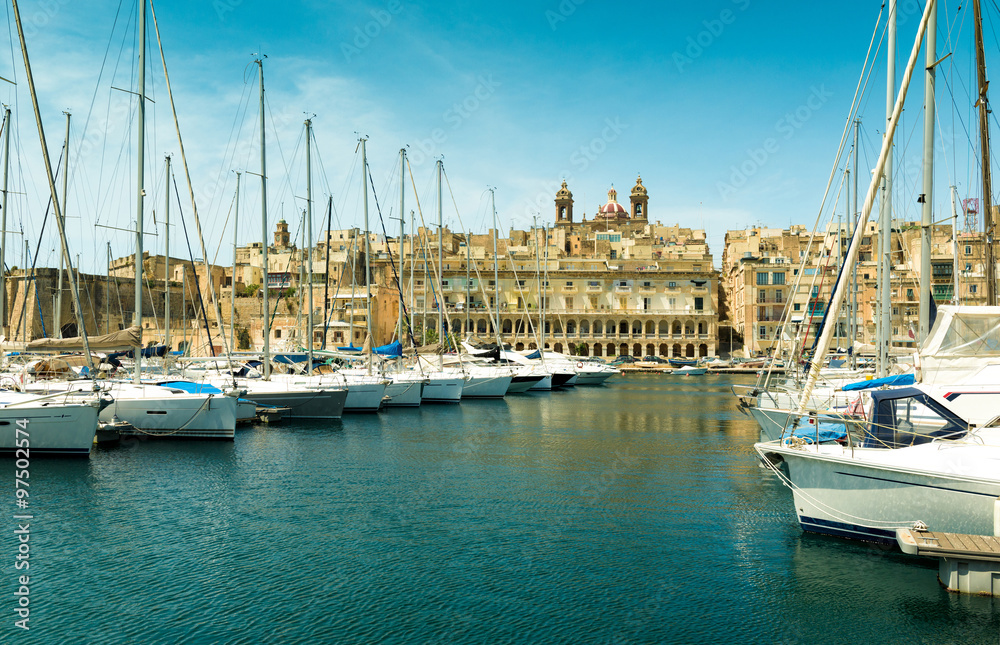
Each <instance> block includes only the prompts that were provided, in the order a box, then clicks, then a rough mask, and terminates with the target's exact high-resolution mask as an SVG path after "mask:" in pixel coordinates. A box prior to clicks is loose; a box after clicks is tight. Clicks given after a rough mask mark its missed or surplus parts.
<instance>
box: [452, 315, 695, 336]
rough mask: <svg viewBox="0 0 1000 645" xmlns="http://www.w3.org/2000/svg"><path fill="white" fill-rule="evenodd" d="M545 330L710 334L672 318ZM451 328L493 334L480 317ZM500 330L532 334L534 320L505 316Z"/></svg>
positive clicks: (556, 324) (555, 324) (553, 324)
mask: <svg viewBox="0 0 1000 645" xmlns="http://www.w3.org/2000/svg"><path fill="white" fill-rule="evenodd" d="M545 327H546V329H545V333H546V334H553V335H556V336H563V335H565V336H569V337H574V338H575V337H580V338H586V337H588V336H589V337H593V338H597V337H602V336H616V335H617V336H630V335H631V336H643V335H645V336H646V337H652V336H659V337H661V338H662V337H667V336H672V337H676V336H695V335H698V336H703V335H705V334H709V333H711V332H710V331H709V330H710V329H711V327H710V325H709V323H708V322H706V321H694V320H686V321H680V320H674V321H667V320H661V321H659V322H658V323H657V322H656V321H653V320H647V321H645V322H643V321H641V320H633V321H628V320H620V321H614V320H609V321H602V320H594V321H590V320H580V321H576V320H568V321H566V324H565V328H564V327H563V323H562V321H560V320H554V321H546V322H545ZM450 329H451V331H452V332H454V333H463V332H465V333H470V334H493V333H494V331H493V321H492V320H490V319H488V318H479V319H477V320H471V319H470V320H469V321H468V326H467V327H466V321H465V320H464V319H462V318H453V319H452V321H451V326H450ZM500 333H501V334H504V335H507V334H533V333H535V323H534V321H531V320H525V319H523V318H521V319H515V320H511V319H509V318H508V319H506V320H504V321H503V322H501V323H500Z"/></svg>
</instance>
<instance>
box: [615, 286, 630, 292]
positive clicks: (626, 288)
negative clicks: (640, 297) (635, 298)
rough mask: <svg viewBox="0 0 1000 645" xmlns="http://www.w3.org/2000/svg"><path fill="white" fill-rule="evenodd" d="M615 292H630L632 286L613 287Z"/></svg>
mask: <svg viewBox="0 0 1000 645" xmlns="http://www.w3.org/2000/svg"><path fill="white" fill-rule="evenodd" d="M615 293H632V287H622V286H617V287H615Z"/></svg>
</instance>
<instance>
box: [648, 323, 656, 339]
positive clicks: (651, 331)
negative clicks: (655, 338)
mask: <svg viewBox="0 0 1000 645" xmlns="http://www.w3.org/2000/svg"><path fill="white" fill-rule="evenodd" d="M646 333H647V334H649V335H650V336H652V335H653V334H655V333H656V323H655V322H653V321H652V320H647V321H646Z"/></svg>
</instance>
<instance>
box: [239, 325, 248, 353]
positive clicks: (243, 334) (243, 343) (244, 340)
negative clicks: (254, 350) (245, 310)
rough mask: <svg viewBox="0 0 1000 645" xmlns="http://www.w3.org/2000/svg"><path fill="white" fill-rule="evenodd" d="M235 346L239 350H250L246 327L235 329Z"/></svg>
mask: <svg viewBox="0 0 1000 645" xmlns="http://www.w3.org/2000/svg"><path fill="white" fill-rule="evenodd" d="M236 344H237V346H238V348H239V349H250V331H249V330H248V329H247V328H246V327H238V328H237V329H236Z"/></svg>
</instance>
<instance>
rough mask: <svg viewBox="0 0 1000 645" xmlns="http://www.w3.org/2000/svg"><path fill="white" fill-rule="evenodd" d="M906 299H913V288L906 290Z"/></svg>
mask: <svg viewBox="0 0 1000 645" xmlns="http://www.w3.org/2000/svg"><path fill="white" fill-rule="evenodd" d="M906 299H907V300H913V289H907V290H906Z"/></svg>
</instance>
